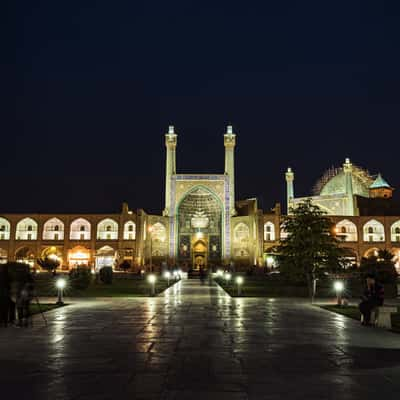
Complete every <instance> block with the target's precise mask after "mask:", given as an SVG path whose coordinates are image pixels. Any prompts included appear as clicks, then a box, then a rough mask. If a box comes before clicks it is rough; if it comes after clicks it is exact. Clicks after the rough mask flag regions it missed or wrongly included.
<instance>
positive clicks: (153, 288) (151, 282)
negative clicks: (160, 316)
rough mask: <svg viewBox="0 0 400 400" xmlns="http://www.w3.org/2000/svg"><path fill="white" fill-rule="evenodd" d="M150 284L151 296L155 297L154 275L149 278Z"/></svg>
mask: <svg viewBox="0 0 400 400" xmlns="http://www.w3.org/2000/svg"><path fill="white" fill-rule="evenodd" d="M147 280H148V282H149V283H150V288H151V295H152V296H155V295H156V280H157V278H156V276H155V275H154V274H151V275H149V276H148V278H147Z"/></svg>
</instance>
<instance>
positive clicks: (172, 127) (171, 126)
mask: <svg viewBox="0 0 400 400" xmlns="http://www.w3.org/2000/svg"><path fill="white" fill-rule="evenodd" d="M168 133H169V134H170V135H173V134H174V133H175V128H174V126H173V125H169V126H168Z"/></svg>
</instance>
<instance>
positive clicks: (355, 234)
mask: <svg viewBox="0 0 400 400" xmlns="http://www.w3.org/2000/svg"><path fill="white" fill-rule="evenodd" d="M285 178H286V186H287V209H288V210H289V213H290V208H291V207H294V208H295V207H296V206H297V205H298V204H299V203H300V202H302V201H304V200H305V199H307V198H309V199H311V200H312V202H313V203H314V204H316V205H318V206H319V207H320V208H321V209H322V210H324V211H325V212H326V213H327V214H328V215H329V216H331V218H332V220H333V221H334V222H335V224H336V229H335V233H336V235H337V237H338V238H339V239H340V240H341V241H342V242H343V247H346V248H348V249H349V250H350V251H351V252H352V253H353V257H352V258H353V260H354V263H359V262H360V260H361V258H362V257H368V256H370V255H376V254H377V252H378V250H380V249H387V250H389V251H391V252H392V253H393V254H394V256H395V261H396V266H397V268H398V269H399V272H400V204H399V202H396V201H395V200H394V199H393V197H392V196H393V190H394V189H393V187H392V186H391V185H389V184H388V183H387V182H386V180H385V179H384V178H383V177H382V175H381V174H378V175H377V176H375V177H373V176H371V175H370V174H369V173H368V171H366V170H365V169H362V168H360V167H357V166H354V165H353V164H352V163H351V162H350V159H348V158H347V159H346V160H345V162H344V164H343V165H342V167H341V168H331V169H330V170H328V171H327V172H326V173H325V174H324V176H323V177H322V178H321V179H320V180H319V181H318V182H317V184H316V185H315V188H314V195H313V196H309V197H295V195H294V172H293V170H292V169H291V168H288V170H287V172H286V174H285Z"/></svg>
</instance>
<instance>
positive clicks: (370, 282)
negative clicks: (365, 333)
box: [359, 274, 385, 326]
mask: <svg viewBox="0 0 400 400" xmlns="http://www.w3.org/2000/svg"><path fill="white" fill-rule="evenodd" d="M384 297H385V292H384V288H383V285H382V284H381V283H379V282H378V281H377V280H376V277H375V275H374V274H368V275H367V278H366V287H365V290H364V294H363V296H362V298H361V303H360V304H359V309H360V312H361V314H362V316H363V318H362V324H363V325H366V326H369V325H371V314H372V311H373V310H374V309H375V308H376V307H380V306H383V301H384Z"/></svg>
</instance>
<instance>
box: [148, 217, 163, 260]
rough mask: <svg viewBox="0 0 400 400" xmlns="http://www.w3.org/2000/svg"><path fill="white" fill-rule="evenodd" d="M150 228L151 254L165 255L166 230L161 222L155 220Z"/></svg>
mask: <svg viewBox="0 0 400 400" xmlns="http://www.w3.org/2000/svg"><path fill="white" fill-rule="evenodd" d="M151 228H152V229H151V235H150V240H151V242H152V246H151V247H152V254H153V256H159V257H160V256H165V255H166V253H167V230H166V229H165V226H164V225H163V224H162V223H161V222H156V223H155V224H154V225H153V226H152V227H151Z"/></svg>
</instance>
